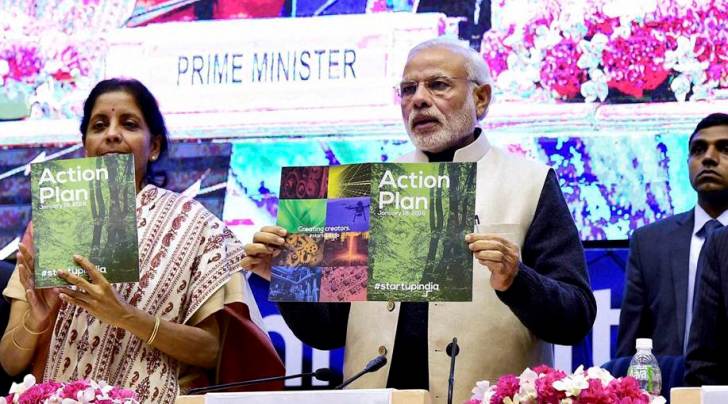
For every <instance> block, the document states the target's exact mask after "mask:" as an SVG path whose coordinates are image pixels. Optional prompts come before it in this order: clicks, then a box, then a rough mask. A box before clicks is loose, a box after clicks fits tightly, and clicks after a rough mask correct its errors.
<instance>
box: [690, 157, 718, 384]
mask: <svg viewBox="0 0 728 404" xmlns="http://www.w3.org/2000/svg"><path fill="white" fill-rule="evenodd" d="M723 159H728V143H727V144H725V145H724V146H723ZM701 258H702V259H701V269H700V279H699V289H700V294H699V295H698V296H697V298H696V302H695V317H694V320H693V324H692V326H691V328H690V340H689V343H688V350H687V355H686V358H685V383H686V384H687V385H688V386H702V385H706V384H707V385H713V384H720V385H726V384H728V345H726V342H727V341H728V228H723V229H720V230H717V231H716V232H715V233H713V235H712V236H711V237H710V239H709V240H708V241H707V242H706V243H705V247H704V252H703V253H702V254H701Z"/></svg>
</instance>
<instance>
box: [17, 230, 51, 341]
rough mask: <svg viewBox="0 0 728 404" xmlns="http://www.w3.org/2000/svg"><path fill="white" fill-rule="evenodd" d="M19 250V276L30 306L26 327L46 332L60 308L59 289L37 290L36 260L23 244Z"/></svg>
mask: <svg viewBox="0 0 728 404" xmlns="http://www.w3.org/2000/svg"><path fill="white" fill-rule="evenodd" d="M19 248H20V252H19V253H18V256H17V258H18V274H19V275H20V283H22V284H23V288H24V289H25V298H26V299H28V304H29V305H30V315H29V316H28V317H27V318H26V319H25V320H26V322H25V326H26V327H28V328H29V329H31V331H40V330H44V329H47V328H48V326H49V321H50V320H52V319H53V317H54V316H55V314H56V312H57V311H58V308H59V307H60V300H59V298H58V289H57V288H48V289H36V288H35V274H34V268H35V267H34V265H35V259H34V257H33V254H32V253H31V252H30V251H29V250H28V249H27V248H26V247H25V246H24V245H23V244H20V247H19Z"/></svg>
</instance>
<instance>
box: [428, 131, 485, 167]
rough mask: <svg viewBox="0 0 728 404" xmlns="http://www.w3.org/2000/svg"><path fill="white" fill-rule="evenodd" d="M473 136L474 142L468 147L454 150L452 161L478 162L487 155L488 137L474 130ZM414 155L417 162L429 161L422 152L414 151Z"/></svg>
mask: <svg viewBox="0 0 728 404" xmlns="http://www.w3.org/2000/svg"><path fill="white" fill-rule="evenodd" d="M473 135H474V136H475V140H474V141H473V142H472V143H470V144H469V145H467V146H464V147H461V148H459V149H457V150H455V154H454V156H453V158H452V161H457V162H464V161H478V160H480V159H481V158H483V156H485V155H486V154H487V153H488V151H489V150H490V142H488V137H487V136H485V134H484V133H483V130H482V129H480V128H475V131H474V132H473ZM415 155H416V160H417V161H430V159H429V157H428V156H427V154H426V153H424V152H423V151H422V150H416V151H415Z"/></svg>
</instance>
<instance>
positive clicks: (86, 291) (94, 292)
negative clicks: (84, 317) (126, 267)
mask: <svg viewBox="0 0 728 404" xmlns="http://www.w3.org/2000/svg"><path fill="white" fill-rule="evenodd" d="M73 260H74V261H76V263H77V264H78V265H79V266H81V268H83V269H84V270H85V271H86V273H87V274H88V277H89V280H88V281H87V280H86V279H84V278H82V277H80V276H76V275H73V274H71V273H68V272H66V271H58V276H59V277H61V278H63V279H64V280H65V281H67V282H69V283H70V284H72V285H75V286H76V290H73V289H69V288H65V289H61V294H60V298H61V299H62V300H63V301H65V302H68V303H70V304H75V305H76V306H80V307H82V308H83V309H85V310H86V311H88V312H89V313H91V315H93V316H94V317H96V318H98V319H99V320H101V321H103V322H105V323H107V324H110V325H112V326H117V327H118V326H119V324H121V322H122V321H123V320H124V319H125V318H126V317H127V316H128V315H129V314H130V310H129V309H128V304H127V303H126V302H124V301H123V300H122V299H120V298H119V296H118V295H117V294H116V291H115V290H114V288H112V286H111V284H110V283H109V281H107V280H106V278H105V277H104V275H103V274H101V272H99V271H98V270H97V269H96V266H95V265H94V264H93V263H92V262H91V261H89V260H88V259H87V258H85V257H81V256H79V255H74V256H73Z"/></svg>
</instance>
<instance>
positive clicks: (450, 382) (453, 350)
mask: <svg viewBox="0 0 728 404" xmlns="http://www.w3.org/2000/svg"><path fill="white" fill-rule="evenodd" d="M445 353H446V354H447V356H449V357H450V377H449V378H448V379H447V404H452V388H453V386H454V385H455V357H456V356H458V354H459V353H460V346H458V339H457V337H453V339H452V342H451V343H449V344H447V348H445Z"/></svg>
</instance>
